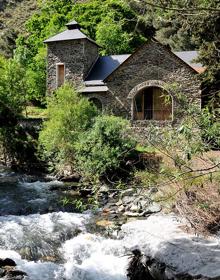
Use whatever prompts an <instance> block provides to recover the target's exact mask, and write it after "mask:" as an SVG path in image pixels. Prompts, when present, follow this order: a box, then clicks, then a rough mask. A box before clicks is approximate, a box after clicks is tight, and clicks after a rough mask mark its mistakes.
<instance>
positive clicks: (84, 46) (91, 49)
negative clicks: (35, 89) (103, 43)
mask: <svg viewBox="0 0 220 280" xmlns="http://www.w3.org/2000/svg"><path fill="white" fill-rule="evenodd" d="M97 58H98V47H97V46H96V45H95V44H94V43H92V42H90V41H89V40H87V39H80V40H70V41H61V42H52V43H48V55H47V63H48V65H47V69H48V70H47V75H48V76H47V89H48V92H52V91H54V90H55V89H56V88H57V80H56V71H57V64H59V63H64V64H65V80H66V81H72V82H74V83H76V84H80V83H82V81H83V79H84V78H85V77H86V76H87V75H88V73H89V71H90V69H91V67H92V66H93V64H94V63H95V61H96V60H97Z"/></svg>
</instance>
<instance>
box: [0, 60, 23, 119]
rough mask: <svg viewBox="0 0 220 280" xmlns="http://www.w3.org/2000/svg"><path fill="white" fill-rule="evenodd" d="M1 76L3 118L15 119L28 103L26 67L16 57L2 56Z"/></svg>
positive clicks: (0, 62) (0, 103)
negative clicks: (7, 57)
mask: <svg viewBox="0 0 220 280" xmlns="http://www.w3.org/2000/svg"><path fill="white" fill-rule="evenodd" d="M0 76H1V79H0V100H1V101H0V115H1V119H2V120H4V119H5V120H6V119H7V120H10V119H12V118H13V119H14V118H15V117H17V116H18V115H19V114H20V113H21V111H22V109H23V108H24V106H25V103H26V94H27V85H26V78H25V69H24V68H23V67H22V66H21V65H20V63H19V62H18V61H17V60H16V59H12V58H11V59H8V60H7V59H5V58H3V57H0ZM2 124H3V123H2Z"/></svg>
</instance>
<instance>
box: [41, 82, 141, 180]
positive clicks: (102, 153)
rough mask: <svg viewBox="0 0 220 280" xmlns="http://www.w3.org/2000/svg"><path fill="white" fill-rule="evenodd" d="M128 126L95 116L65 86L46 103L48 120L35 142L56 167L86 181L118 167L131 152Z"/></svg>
mask: <svg viewBox="0 0 220 280" xmlns="http://www.w3.org/2000/svg"><path fill="white" fill-rule="evenodd" d="M128 125H129V122H128V121H126V120H123V119H121V118H119V117H115V116H105V115H100V116H98V111H97V110H96V108H95V106H94V105H92V104H91V103H90V102H89V101H88V99H86V98H83V97H82V96H80V95H79V94H78V93H76V91H75V90H74V89H73V88H72V87H71V86H70V85H69V84H66V85H64V86H63V87H61V88H59V89H58V90H57V92H56V93H55V95H53V96H51V97H50V98H49V99H48V120H47V121H45V123H44V127H43V130H42V131H41V132H40V137H39V141H40V144H41V146H43V148H44V151H45V154H46V156H49V157H53V161H55V162H56V163H58V164H64V165H67V164H68V165H70V166H71V167H72V168H75V169H78V170H79V171H80V172H81V173H82V174H83V175H85V177H87V178H88V177H89V178H93V177H94V176H95V177H97V176H98V177H99V176H101V175H104V174H106V173H107V172H111V171H113V170H115V169H117V168H118V167H120V165H121V163H122V162H124V159H125V158H127V157H128V156H129V154H130V153H131V152H132V151H133V150H134V149H135V146H136V142H135V141H134V140H133V139H132V138H131V137H129V136H128Z"/></svg>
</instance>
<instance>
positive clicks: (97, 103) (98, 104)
mask: <svg viewBox="0 0 220 280" xmlns="http://www.w3.org/2000/svg"><path fill="white" fill-rule="evenodd" d="M89 101H90V102H91V103H92V104H93V105H95V107H96V108H97V109H98V110H99V111H102V102H101V101H100V100H99V99H98V98H96V97H92V98H90V99H89Z"/></svg>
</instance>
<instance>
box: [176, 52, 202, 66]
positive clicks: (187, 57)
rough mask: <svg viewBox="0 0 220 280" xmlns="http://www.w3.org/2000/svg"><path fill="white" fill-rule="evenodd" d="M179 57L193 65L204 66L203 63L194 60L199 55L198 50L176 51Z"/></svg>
mask: <svg viewBox="0 0 220 280" xmlns="http://www.w3.org/2000/svg"><path fill="white" fill-rule="evenodd" d="M174 53H175V55H177V56H178V57H179V58H181V59H182V60H183V61H185V62H186V63H187V64H189V65H190V66H192V67H202V64H201V63H196V62H194V61H193V60H194V59H196V58H197V57H198V52H197V51H183V52H174Z"/></svg>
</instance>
